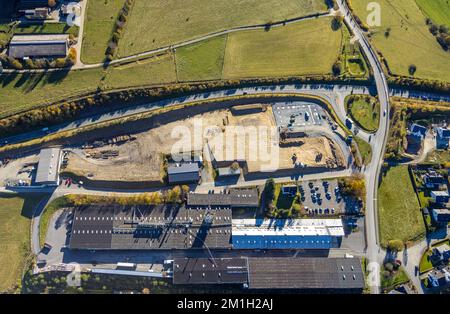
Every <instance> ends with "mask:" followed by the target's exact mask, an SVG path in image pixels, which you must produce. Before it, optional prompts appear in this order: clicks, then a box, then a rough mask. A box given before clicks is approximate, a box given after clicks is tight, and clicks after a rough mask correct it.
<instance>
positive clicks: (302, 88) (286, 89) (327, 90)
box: [0, 84, 369, 144]
mask: <svg viewBox="0 0 450 314" xmlns="http://www.w3.org/2000/svg"><path fill="white" fill-rule="evenodd" d="M245 93H247V94H248V95H257V94H263V93H264V94H271V93H272V94H276V93H286V94H293V95H295V94H305V95H313V96H318V97H322V98H324V99H325V100H327V101H328V102H330V103H331V104H332V106H333V108H334V110H335V111H336V113H337V115H338V116H339V118H340V119H341V120H342V121H345V117H346V113H345V108H344V99H345V97H346V96H347V95H350V94H351V93H353V94H368V93H369V87H365V86H357V85H355V86H351V85H343V86H339V85H336V86H335V85H326V84H317V85H311V84H297V85H272V86H259V87H246V88H237V89H229V90H221V91H215V92H205V93H200V94H195V95H192V96H184V97H178V98H170V99H166V100H161V101H157V102H152V103H147V104H144V105H138V106H133V107H128V108H123V109H119V110H115V111H112V112H108V113H104V114H98V115H94V116H91V117H88V118H83V119H79V120H76V121H73V122H69V123H64V124H60V125H56V126H52V127H49V128H48V130H47V129H46V130H36V131H32V132H27V133H22V134H18V135H14V136H10V137H6V138H2V139H1V140H0V142H1V143H3V144H5V142H6V143H7V144H16V143H20V142H24V141H28V140H32V139H36V138H40V137H43V136H45V135H47V134H54V133H58V132H62V131H69V130H74V129H77V128H80V127H85V126H89V125H93V124H96V123H100V122H106V121H110V120H114V119H118V118H123V117H126V116H132V115H135V114H139V113H144V112H148V111H151V110H154V109H158V108H161V107H168V106H174V105H179V104H185V103H190V102H194V101H199V100H211V101H212V100H215V99H220V98H224V97H229V96H236V95H243V94H245ZM362 133H363V132H362Z"/></svg>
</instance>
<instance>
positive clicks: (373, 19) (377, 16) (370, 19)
mask: <svg viewBox="0 0 450 314" xmlns="http://www.w3.org/2000/svg"><path fill="white" fill-rule="evenodd" d="M367 11H369V12H370V13H369V14H368V15H367V20H366V22H367V25H369V26H370V27H376V26H381V5H380V4H379V3H378V2H369V3H368V4H367Z"/></svg>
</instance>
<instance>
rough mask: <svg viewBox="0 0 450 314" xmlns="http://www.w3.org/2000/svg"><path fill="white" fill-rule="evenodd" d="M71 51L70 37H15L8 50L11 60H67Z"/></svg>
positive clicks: (58, 35) (50, 35)
mask: <svg viewBox="0 0 450 314" xmlns="http://www.w3.org/2000/svg"><path fill="white" fill-rule="evenodd" d="M68 51H69V35H64V34H56V35H54V34H45V35H14V36H13V38H12V39H11V42H10V44H9V49H8V56H9V57H11V58H16V59H22V58H42V57H45V58H65V57H66V56H67V54H68Z"/></svg>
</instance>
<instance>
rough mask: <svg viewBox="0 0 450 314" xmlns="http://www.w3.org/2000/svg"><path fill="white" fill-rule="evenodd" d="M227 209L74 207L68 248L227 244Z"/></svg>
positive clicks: (169, 246)
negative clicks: (211, 210)
mask: <svg viewBox="0 0 450 314" xmlns="http://www.w3.org/2000/svg"><path fill="white" fill-rule="evenodd" d="M230 240H231V210H230V209H226V208H223V209H221V210H215V211H214V212H209V211H208V210H188V209H186V208H185V207H180V208H176V207H165V206H163V205H161V206H156V207H153V206H120V205H90V206H83V207H76V208H75V209H74V213H73V225H72V230H71V234H70V243H69V247H70V249H78V250H163V249H202V248H203V247H204V246H207V247H208V248H210V249H212V248H220V249H226V248H230V247H231V243H230Z"/></svg>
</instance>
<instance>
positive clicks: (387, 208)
mask: <svg viewBox="0 0 450 314" xmlns="http://www.w3.org/2000/svg"><path fill="white" fill-rule="evenodd" d="M378 220H379V224H380V240H381V243H382V244H383V245H386V244H387V242H388V241H389V240H402V241H410V240H417V239H418V238H419V237H421V236H424V234H425V224H424V221H423V218H422V213H421V212H420V206H419V201H418V200H417V197H416V194H415V192H414V189H413V186H412V182H411V179H410V176H409V173H408V166H396V167H392V168H390V169H389V170H388V172H387V174H386V175H385V176H384V177H383V178H382V181H381V186H380V189H379V190H378Z"/></svg>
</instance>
